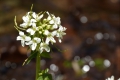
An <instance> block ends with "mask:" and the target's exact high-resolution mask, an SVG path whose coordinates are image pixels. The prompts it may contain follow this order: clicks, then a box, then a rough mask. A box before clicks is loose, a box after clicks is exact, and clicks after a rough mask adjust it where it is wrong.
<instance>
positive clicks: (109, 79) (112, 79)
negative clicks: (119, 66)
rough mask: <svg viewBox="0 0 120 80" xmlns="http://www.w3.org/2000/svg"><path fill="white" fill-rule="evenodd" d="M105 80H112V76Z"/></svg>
mask: <svg viewBox="0 0 120 80" xmlns="http://www.w3.org/2000/svg"><path fill="white" fill-rule="evenodd" d="M106 80H114V76H111V78H108V79H106Z"/></svg>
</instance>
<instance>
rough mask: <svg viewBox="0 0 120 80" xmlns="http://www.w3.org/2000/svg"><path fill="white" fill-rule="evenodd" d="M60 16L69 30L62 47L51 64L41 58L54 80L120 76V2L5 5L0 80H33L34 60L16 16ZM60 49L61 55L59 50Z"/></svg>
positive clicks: (0, 3)
mask: <svg viewBox="0 0 120 80" xmlns="http://www.w3.org/2000/svg"><path fill="white" fill-rule="evenodd" d="M32 4H34V7H33V11H35V12H40V11H49V12H51V13H53V14H55V16H60V17H61V21H62V25H63V26H64V27H66V28H67V30H66V36H64V38H63V42H62V43H61V44H59V43H58V42H57V43H56V44H55V45H54V46H52V45H51V47H52V52H51V53H50V55H51V57H52V58H51V59H48V58H42V60H41V67H42V69H45V68H49V69H50V71H49V72H50V73H51V74H52V75H53V79H54V80H105V78H107V77H110V76H111V75H114V76H115V79H117V78H118V77H120V0H0V80H34V78H35V60H34V59H33V60H32V62H30V63H29V64H28V65H25V66H22V63H23V61H24V60H25V59H26V58H27V57H28V56H29V51H27V46H26V47H22V46H21V43H20V41H16V36H18V32H17V30H16V29H15V28H14V16H15V15H16V16H17V22H18V23H19V24H20V23H22V16H23V15H25V14H26V12H28V11H29V10H30V7H31V5H32ZM56 47H57V48H58V49H60V51H59V50H58V49H57V48H56Z"/></svg>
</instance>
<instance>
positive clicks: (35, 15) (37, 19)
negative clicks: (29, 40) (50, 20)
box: [32, 12, 43, 21]
mask: <svg viewBox="0 0 120 80" xmlns="http://www.w3.org/2000/svg"><path fill="white" fill-rule="evenodd" d="M32 16H33V17H34V19H35V20H36V21H39V20H40V19H41V18H42V17H43V14H42V15H40V16H38V14H36V13H35V12H34V13H33V14H32Z"/></svg>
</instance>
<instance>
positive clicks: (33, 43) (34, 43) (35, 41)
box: [26, 37, 41, 50]
mask: <svg viewBox="0 0 120 80" xmlns="http://www.w3.org/2000/svg"><path fill="white" fill-rule="evenodd" d="M40 41H41V39H40V38H38V37H34V38H33V39H32V40H31V41H29V42H28V43H26V45H30V47H31V49H32V50H35V49H36V47H37V45H38V43H40Z"/></svg>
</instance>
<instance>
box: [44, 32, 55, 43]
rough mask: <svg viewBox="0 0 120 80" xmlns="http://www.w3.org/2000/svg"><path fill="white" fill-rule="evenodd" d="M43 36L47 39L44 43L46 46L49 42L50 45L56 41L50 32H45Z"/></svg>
mask: <svg viewBox="0 0 120 80" xmlns="http://www.w3.org/2000/svg"><path fill="white" fill-rule="evenodd" d="M44 34H45V35H47V38H46V41H45V43H46V44H49V42H51V43H52V44H53V43H56V41H55V39H54V36H55V34H54V33H52V32H51V33H50V32H49V31H48V30H45V32H44Z"/></svg>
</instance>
